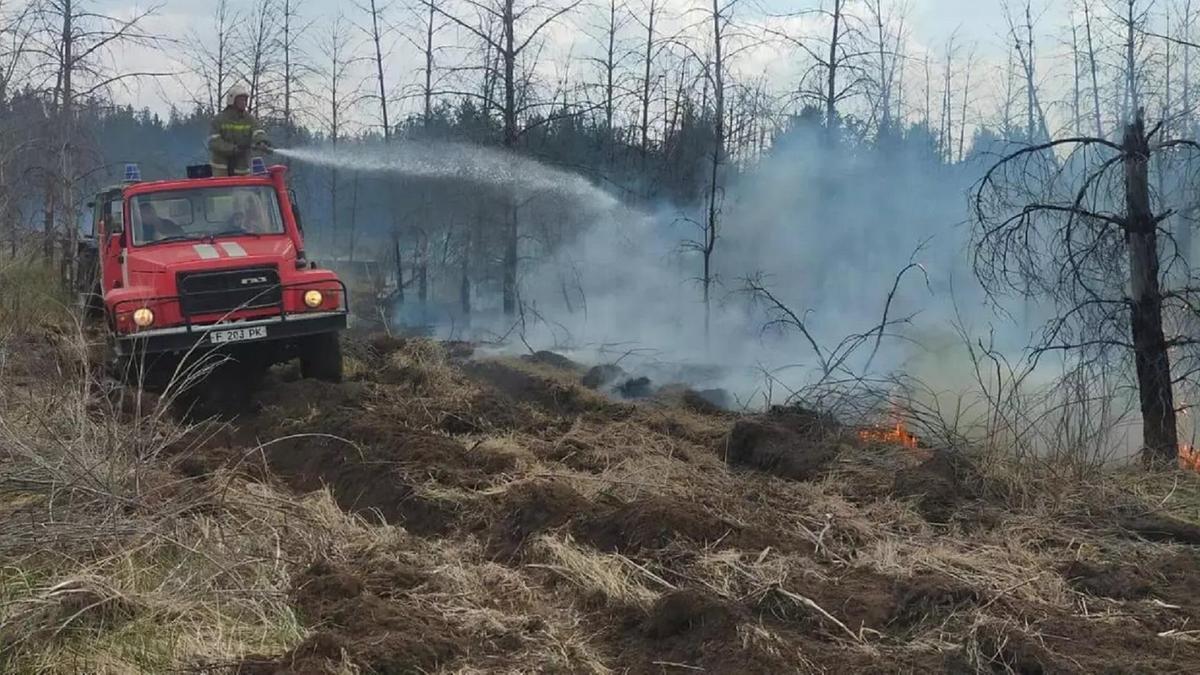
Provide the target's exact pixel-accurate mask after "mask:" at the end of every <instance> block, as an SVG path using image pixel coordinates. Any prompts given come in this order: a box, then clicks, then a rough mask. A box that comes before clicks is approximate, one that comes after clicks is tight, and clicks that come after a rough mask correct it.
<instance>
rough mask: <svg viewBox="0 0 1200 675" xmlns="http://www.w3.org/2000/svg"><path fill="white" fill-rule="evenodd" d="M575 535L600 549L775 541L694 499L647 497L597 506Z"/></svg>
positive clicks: (751, 546)
mask: <svg viewBox="0 0 1200 675" xmlns="http://www.w3.org/2000/svg"><path fill="white" fill-rule="evenodd" d="M573 529H574V534H575V537H576V539H578V540H580V541H583V542H586V543H588V544H591V545H592V546H594V547H596V548H597V549H600V550H602V551H614V552H620V553H637V552H640V551H642V550H644V549H655V550H657V549H663V548H666V547H667V546H669V545H670V544H672V543H673V542H678V541H687V542H690V543H692V544H699V545H705V546H720V547H724V548H739V549H744V550H761V549H763V548H766V547H767V546H769V545H771V543H772V542H771V538H770V537H769V536H768V535H767V534H766V533H762V532H758V531H755V530H753V529H752V528H748V527H741V526H738V525H735V524H733V523H730V522H728V521H726V520H724V519H722V518H719V517H717V516H715V515H713V514H712V513H710V512H708V511H707V510H705V509H704V508H703V507H702V506H700V505H698V504H695V503H693V502H686V501H681V500H676V499H670V498H668V497H646V498H643V499H637V500H634V501H631V502H627V503H615V504H609V505H605V506H602V507H600V508H598V509H596V511H595V513H593V514H590V515H588V516H585V517H584V518H582V519H580V520H578V521H577V522H576V524H575V526H574V528H573Z"/></svg>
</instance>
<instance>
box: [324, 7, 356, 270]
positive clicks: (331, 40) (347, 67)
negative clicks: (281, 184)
mask: <svg viewBox="0 0 1200 675" xmlns="http://www.w3.org/2000/svg"><path fill="white" fill-rule="evenodd" d="M320 49H321V55H322V60H323V63H322V64H321V67H320V68H319V71H318V72H319V74H320V77H321V80H322V84H323V87H322V91H323V96H322V97H321V98H322V100H321V105H320V106H319V109H320V110H321V111H322V112H320V113H318V117H319V118H320V119H321V120H322V121H323V123H324V124H323V126H324V128H325V133H326V134H327V135H328V138H329V142H330V143H331V144H332V145H334V146H336V145H338V144H339V143H340V142H341V140H342V136H343V135H344V133H345V128H346V115H347V113H348V112H349V110H350V109H351V108H352V107H353V106H354V105H356V104H357V103H358V101H359V100H360V98H361V96H360V94H359V92H358V91H357V89H356V87H355V86H354V85H353V84H352V83H351V82H350V81H349V78H350V76H351V74H352V69H353V67H354V65H355V63H356V62H357V61H358V59H357V58H356V57H355V55H354V51H353V48H352V46H351V43H350V30H349V26H348V24H347V22H346V19H345V17H344V16H342V15H341V14H338V15H336V16H335V17H334V18H333V20H332V21H331V22H330V23H329V26H328V30H327V31H326V32H325V35H324V36H323V37H322V39H321V45H320ZM338 174H339V172H338V168H337V166H336V165H333V166H331V167H330V169H329V204H330V207H329V211H330V213H329V227H330V229H329V232H328V236H329V237H330V240H331V242H332V243H333V246H336V241H337V224H338V222H339V221H340V220H341V213H340V211H339V202H338V197H339V187H340V185H339V175H338ZM351 237H352V238H353V233H352V234H351Z"/></svg>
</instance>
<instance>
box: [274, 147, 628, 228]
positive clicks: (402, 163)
mask: <svg viewBox="0 0 1200 675" xmlns="http://www.w3.org/2000/svg"><path fill="white" fill-rule="evenodd" d="M275 154H277V155H280V156H282V157H287V158H290V159H293V160H296V161H299V162H304V163H307V164H313V165H316V166H326V167H330V168H338V169H345V170H350V171H366V172H377V173H392V174H398V175H405V176H412V177H417V178H432V179H437V178H443V179H453V180H459V181H466V182H471V183H477V184H482V185H493V186H497V187H500V188H504V189H507V190H510V191H512V192H513V193H515V194H516V195H517V196H518V197H520V198H528V197H533V196H537V195H539V194H548V195H555V196H559V197H566V198H569V199H573V200H575V201H577V202H578V203H579V205H580V206H583V207H588V208H592V209H595V210H598V211H607V210H610V209H613V208H616V207H617V206H619V202H618V200H617V199H616V198H615V197H613V196H612V195H611V194H609V193H608V192H606V191H604V190H602V189H600V188H599V187H597V186H596V185H594V184H593V183H592V182H591V181H589V180H587V179H586V178H584V177H583V176H580V175H578V174H576V173H572V172H569V171H564V170H561V169H556V168H554V167H551V166H547V165H545V164H543V163H541V162H538V161H536V160H533V159H530V158H528V157H522V156H520V155H517V154H514V153H511V152H506V151H503V150H497V149H492V148H484V147H480V146H476V145H470V144H467V143H450V142H434V141H404V142H401V143H396V144H393V145H387V146H382V147H381V146H373V147H363V146H352V145H340V146H335V145H324V146H317V147H308V148H296V149H286V148H277V149H276V150H275Z"/></svg>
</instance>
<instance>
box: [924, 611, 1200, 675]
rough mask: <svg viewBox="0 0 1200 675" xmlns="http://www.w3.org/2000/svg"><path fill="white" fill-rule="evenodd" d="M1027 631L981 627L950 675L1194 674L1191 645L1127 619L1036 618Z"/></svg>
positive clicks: (1197, 655) (1199, 663)
mask: <svg viewBox="0 0 1200 675" xmlns="http://www.w3.org/2000/svg"><path fill="white" fill-rule="evenodd" d="M1039 613H1040V614H1042V618H1039V619H1037V620H1035V621H1032V622H1031V624H1030V625H1027V626H1022V627H1020V628H1019V627H1018V626H1017V625H1016V624H985V625H983V626H981V627H980V628H979V630H978V631H977V632H976V634H975V636H974V640H968V641H967V642H966V643H965V644H964V647H963V650H962V652H961V653H960V654H958V655H955V656H953V657H951V660H950V663H948V664H947V665H948V669H949V670H951V671H952V672H979V671H985V672H988V671H990V672H1010V673H1022V674H1024V673H1028V674H1037V673H1194V672H1200V650H1198V649H1196V646H1195V644H1193V643H1191V642H1189V641H1186V640H1180V639H1173V638H1171V637H1168V636H1160V635H1156V634H1155V633H1149V632H1146V631H1145V630H1142V629H1140V627H1139V626H1138V625H1137V624H1136V623H1133V622H1131V621H1129V620H1127V619H1124V618H1121V617H1116V618H1113V619H1109V620H1097V619H1095V618H1086V617H1079V616H1065V615H1056V614H1053V613H1049V614H1048V615H1047V612H1045V611H1044V610H1043V611H1042V612H1039Z"/></svg>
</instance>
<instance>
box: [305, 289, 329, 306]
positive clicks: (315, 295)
mask: <svg viewBox="0 0 1200 675" xmlns="http://www.w3.org/2000/svg"><path fill="white" fill-rule="evenodd" d="M322 302H325V296H324V295H321V291H318V290H316V289H314V290H311V291H306V292H305V293H304V304H306V305H308V306H309V308H311V309H316V308H318V307H320V306H321V303H322Z"/></svg>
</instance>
